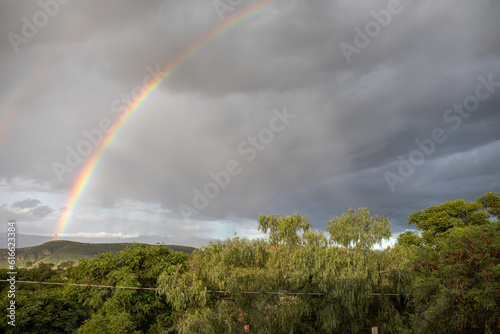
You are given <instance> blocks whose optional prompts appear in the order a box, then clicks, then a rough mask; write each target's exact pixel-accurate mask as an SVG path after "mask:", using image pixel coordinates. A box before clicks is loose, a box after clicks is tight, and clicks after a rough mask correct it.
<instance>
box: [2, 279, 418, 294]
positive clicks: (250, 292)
mask: <svg viewBox="0 0 500 334" xmlns="http://www.w3.org/2000/svg"><path fill="white" fill-rule="evenodd" d="M0 281H2V282H10V281H9V280H6V279H2V280H0ZM15 282H16V283H27V284H48V285H68V286H81V287H90V288H107V289H132V290H159V289H158V288H144V287H137V286H116V285H115V286H113V285H97V284H76V283H57V282H39V281H15ZM205 292H209V293H232V294H236V293H238V294H261V295H309V296H324V295H327V293H324V292H281V291H225V290H205ZM370 295H371V296H410V294H402V293H370Z"/></svg>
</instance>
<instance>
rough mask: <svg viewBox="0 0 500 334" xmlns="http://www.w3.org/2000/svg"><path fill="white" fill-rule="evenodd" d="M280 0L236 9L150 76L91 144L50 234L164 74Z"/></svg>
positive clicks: (63, 223) (64, 223)
mask: <svg viewBox="0 0 500 334" xmlns="http://www.w3.org/2000/svg"><path fill="white" fill-rule="evenodd" d="M278 1H281V0H262V1H258V2H256V3H255V4H252V5H250V6H248V7H246V8H244V9H243V10H242V11H241V12H237V13H235V14H233V15H232V16H230V17H229V18H228V19H226V20H225V21H224V22H222V24H220V25H219V26H217V27H215V28H214V29H213V30H211V31H210V32H209V33H208V34H206V35H205V36H203V37H202V38H200V39H199V40H197V41H196V42H195V43H193V44H192V45H191V46H189V47H188V48H187V49H186V50H184V51H183V52H182V53H180V54H179V55H178V56H177V57H176V58H175V59H174V60H173V61H172V62H170V63H169V64H168V65H167V66H166V68H165V70H164V71H163V72H162V75H161V76H160V77H158V78H154V80H152V81H151V82H150V83H149V85H148V86H147V87H144V89H143V90H142V92H141V93H140V96H139V97H138V98H136V99H135V100H134V101H133V103H132V104H131V105H129V106H128V107H127V109H126V110H124V111H123V112H122V113H121V114H120V117H119V118H118V119H117V120H116V121H115V123H114V124H113V126H112V128H111V129H110V130H109V132H108V133H107V134H106V135H105V137H104V139H103V141H102V143H101V144H100V145H99V146H98V147H96V148H95V150H94V152H93V153H92V155H91V156H90V157H89V158H88V160H87V161H86V162H85V165H84V167H83V169H82V170H81V172H80V174H79V175H78V177H77V178H76V181H75V183H74V184H73V186H72V188H71V191H70V194H69V197H68V200H67V202H66V205H65V209H64V211H63V212H62V213H61V215H60V218H59V220H58V222H57V226H56V229H55V231H54V234H55V235H56V237H55V238H56V239H58V238H61V237H63V235H64V233H65V231H66V229H67V227H68V225H69V221H70V219H71V217H72V215H73V213H74V211H75V208H76V206H77V205H78V202H79V201H80V199H81V197H82V195H83V194H84V192H85V190H86V188H87V186H88V185H89V183H90V180H91V179H92V176H93V174H94V172H95V171H96V169H97V167H98V166H99V162H100V161H101V159H102V157H103V155H104V153H105V152H106V150H107V149H108V148H109V146H110V145H111V144H112V143H113V141H114V140H115V139H116V138H117V136H118V135H119V134H120V132H121V130H123V128H124V127H125V126H126V125H127V124H128V123H129V122H130V120H131V119H132V118H133V116H134V115H135V114H137V112H138V111H139V110H140V109H141V106H142V105H143V104H144V103H145V102H146V101H147V99H148V98H149V97H150V96H152V95H153V93H154V92H155V91H156V90H157V89H158V87H159V86H160V85H161V84H162V83H163V81H165V80H166V79H167V78H168V77H170V76H171V75H172V74H173V73H174V72H175V71H176V70H177V69H178V68H179V67H180V66H181V65H183V64H184V63H185V62H187V61H188V60H190V59H191V58H192V57H194V56H195V55H196V54H197V53H198V52H199V51H201V50H202V49H203V48H204V47H205V46H207V45H208V44H209V43H210V42H212V41H213V40H215V39H217V38H218V37H220V36H222V35H223V34H224V33H226V32H228V31H229V30H231V29H233V28H235V27H237V26H239V25H241V24H242V23H244V22H246V21H248V20H250V19H251V18H253V17H254V16H257V15H258V14H259V13H261V12H263V11H264V10H265V9H266V8H268V7H270V6H271V5H273V4H274V3H276V2H278Z"/></svg>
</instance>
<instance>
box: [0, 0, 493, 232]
mask: <svg viewBox="0 0 500 334" xmlns="http://www.w3.org/2000/svg"><path fill="white" fill-rule="evenodd" d="M252 3H254V1H246V2H245V4H244V5H242V6H243V7H241V8H236V9H235V12H237V11H238V10H242V9H243V8H244V6H246V5H251V4H252ZM390 3H394V1H382V0H377V1H371V2H362V3H360V2H354V1H341V0H338V1H320V0H318V1H299V0H289V1H287V0H282V1H279V2H277V3H276V4H275V5H274V6H272V7H270V8H269V9H267V10H264V11H263V12H262V13H261V14H259V15H256V16H255V17H253V18H252V19H250V20H248V21H246V22H245V23H243V24H240V25H238V26H236V27H234V28H233V29H230V30H229V31H227V32H226V33H224V34H222V35H221V36H219V37H218V38H216V39H214V40H213V41H212V42H210V43H209V44H208V45H206V46H205V47H204V48H202V49H201V50H200V51H199V52H197V53H195V54H193V56H192V57H191V58H189V59H188V60H187V61H185V62H184V63H183V65H182V66H180V67H179V68H178V69H177V70H176V71H175V72H174V73H173V74H172V75H171V76H169V77H168V79H167V80H166V81H165V82H164V83H163V84H162V85H161V87H160V88H159V89H158V90H157V91H156V93H155V94H154V95H152V96H151V97H150V98H149V99H148V101H147V102H146V103H144V105H143V106H142V109H141V110H140V112H138V113H137V115H136V116H135V117H134V118H133V121H131V122H130V123H129V124H128V125H127V126H126V127H125V128H124V129H123V131H122V132H121V133H120V135H119V137H118V138H117V139H116V140H115V141H114V142H113V144H112V145H111V147H110V148H109V150H107V152H106V154H105V155H104V157H103V159H102V160H101V162H100V164H99V168H98V169H97V171H96V173H95V174H94V175H93V178H92V180H91V182H90V183H89V187H88V190H87V195H88V196H89V197H91V198H92V199H94V200H95V201H97V202H98V203H99V204H98V205H101V207H102V208H103V209H107V208H119V207H120V199H121V198H128V199H134V200H137V201H143V202H149V203H160V204H161V205H162V207H163V209H165V211H162V212H161V215H162V216H165V219H173V218H179V217H180V213H179V210H178V206H179V204H181V203H184V204H188V205H191V206H192V205H193V203H192V200H193V196H194V192H193V189H195V188H196V189H198V190H201V191H203V187H204V186H205V185H206V184H207V183H208V182H211V181H213V180H212V178H211V177H210V175H209V173H210V172H214V173H217V172H220V171H221V170H224V169H225V168H226V165H227V163H228V162H229V161H231V160H235V161H237V162H238V163H239V165H240V167H241V169H242V171H241V173H239V174H238V175H236V176H234V177H232V178H231V180H230V182H229V184H228V185H227V187H225V188H224V189H221V190H220V192H219V194H218V196H216V197H215V198H213V199H210V201H209V202H210V203H209V205H207V206H206V207H205V208H203V209H202V210H199V211H200V213H199V214H198V215H197V216H195V217H194V218H193V219H195V220H196V219H199V220H207V221H213V220H236V221H237V220H238V219H256V218H257V216H258V214H259V213H260V212H264V213H268V212H277V213H279V214H292V213H294V212H298V213H300V214H303V215H309V217H310V218H311V220H312V221H313V222H314V224H315V226H317V227H324V226H325V225H326V223H327V221H328V220H329V219H331V218H332V217H334V216H335V215H338V214H341V213H342V212H345V211H346V210H347V209H348V208H349V207H358V206H367V207H368V208H369V209H370V211H371V212H373V213H375V214H379V215H385V216H388V217H389V218H391V220H392V222H393V224H394V231H396V232H400V231H403V230H404V229H405V228H407V227H406V225H405V223H406V219H407V216H408V213H410V212H411V211H414V210H418V209H421V208H424V207H426V206H428V205H432V204H437V203H440V202H442V201H446V200H451V199H456V198H465V199H467V200H474V199H475V198H477V197H478V196H480V195H481V194H482V193H485V192H487V191H500V181H499V180H500V178H498V172H496V171H497V170H499V169H498V167H499V164H500V158H499V157H498V153H496V152H498V143H499V140H500V132H499V131H498V126H499V125H500V116H499V113H498V111H499V108H500V87H498V86H495V85H496V84H493V86H492V87H490V88H492V89H493V90H492V91H489V93H490V95H489V96H488V98H486V99H484V100H482V101H480V104H479V106H478V107H477V108H476V109H475V110H474V111H473V112H471V113H470V114H471V115H470V116H468V117H466V118H465V117H462V116H460V117H462V118H461V120H460V125H459V126H458V127H456V128H454V125H456V124H457V123H455V122H456V121H453V122H451V121H450V120H449V117H448V121H447V118H446V116H445V115H448V116H450V115H451V114H446V113H447V110H449V109H450V108H453V105H454V104H463V103H464V101H465V99H466V98H467V97H468V96H472V95H474V94H475V91H476V88H477V86H478V85H479V84H480V83H481V81H480V80H479V77H482V78H486V79H488V76H490V75H491V78H492V81H493V82H495V83H496V82H500V38H499V37H498V31H500V21H499V20H498V16H499V14H500V3H499V2H498V1H495V0H479V1H474V2H470V1H465V0H461V1H458V2H457V1H451V0H445V1H440V2H437V3H436V2H433V1H418V2H417V1H401V2H400V6H399V7H398V8H400V11H398V13H397V14H394V15H392V17H391V21H390V23H389V24H387V26H386V27H381V28H380V33H378V34H376V36H373V37H372V38H370V42H369V44H368V45H366V46H365V47H363V48H359V49H358V51H359V52H357V53H353V54H351V55H350V57H349V58H350V59H349V60H350V61H349V60H348V59H346V57H345V54H344V52H343V51H342V48H341V46H340V45H341V43H347V44H349V45H351V46H355V39H356V34H357V32H356V31H357V30H356V29H357V28H359V29H361V30H362V31H364V30H365V25H366V24H367V23H368V22H375V21H374V20H375V19H374V16H373V14H372V13H371V12H370V11H375V12H376V13H380V11H383V10H387V9H388V6H389V4H390ZM0 6H1V8H0V29H1V31H2V34H3V36H2V38H1V39H0V57H1V58H0V59H1V61H0V70H1V71H2V77H1V78H0V88H1V89H0V97H1V98H2V101H6V102H4V104H3V105H2V112H5V111H6V110H9V112H11V113H12V114H13V115H15V117H14V118H13V119H14V120H13V121H12V125H11V126H10V127H9V128H8V130H7V131H8V132H7V133H6V134H5V136H4V137H3V139H2V142H1V146H0V152H1V154H2V156H5V157H8V160H6V161H5V163H4V161H3V160H2V164H1V165H0V177H2V178H9V177H14V176H16V177H21V178H27V179H31V180H36V182H46V183H48V184H50V188H51V189H52V190H53V191H54V192H56V191H57V192H62V191H68V189H69V188H70V187H71V185H72V184H73V182H74V180H75V179H76V177H77V175H78V173H79V172H80V171H81V168H82V164H83V162H82V163H80V164H77V166H76V167H72V168H71V171H70V172H67V173H65V174H64V175H63V177H62V181H60V180H59V179H58V178H57V177H56V175H55V173H54V170H53V167H52V166H53V163H54V162H60V163H63V164H65V163H66V162H65V161H66V159H67V156H68V147H69V149H70V150H71V149H73V150H75V149H76V147H77V146H78V145H79V143H81V142H82V141H85V140H87V138H86V137H85V135H84V131H90V130H92V129H96V128H98V124H99V122H100V121H101V120H102V119H104V118H109V119H110V120H116V119H117V117H118V116H119V113H116V112H114V111H113V108H112V104H113V102H114V101H115V100H117V99H118V100H119V101H121V98H122V96H123V95H130V94H131V91H132V90H133V88H134V87H135V86H137V85H140V84H141V83H142V81H143V78H144V76H145V75H147V73H148V72H147V70H146V67H147V66H149V67H150V68H156V67H157V66H159V67H160V68H163V67H164V66H166V65H167V64H170V63H172V61H173V60H174V59H176V57H177V56H178V55H179V54H182V53H183V51H185V50H186V48H188V47H189V46H190V45H193V43H195V42H196V41H199V40H200V38H202V37H203V36H206V34H207V33H208V32H209V31H211V29H213V28H214V27H216V26H218V25H220V24H221V22H220V19H219V16H218V15H217V12H216V11H215V10H214V8H213V6H212V4H211V2H210V1H209V2H203V1H194V0H190V1H183V2H178V1H149V2H146V3H140V2H135V1H106V2H105V3H101V2H96V1H85V2H79V1H71V2H69V3H68V4H67V5H61V6H60V8H59V11H58V13H57V15H55V16H54V17H53V18H50V20H49V22H48V23H47V25H46V26H44V27H43V28H40V29H39V32H38V34H37V35H36V36H35V37H33V38H30V39H29V41H28V43H27V44H21V45H19V52H18V53H15V52H14V50H13V48H12V45H11V43H10V41H9V39H8V38H7V37H6V36H7V33H8V32H15V33H20V31H21V27H22V24H23V21H22V20H21V18H22V17H23V16H25V17H27V18H28V19H31V18H32V16H33V14H34V13H36V12H37V11H39V10H40V7H39V5H38V4H37V3H31V4H27V3H25V2H8V3H7V2H3V3H2V4H1V5H0ZM7 13H8V14H7ZM484 89H485V88H483V89H482V92H483V93H484V92H486V91H485V90H484ZM285 107H286V108H287V110H288V111H289V112H290V113H291V114H293V115H294V116H295V118H293V120H291V122H290V124H287V125H286V127H285V128H284V129H283V131H281V132H279V133H275V134H274V138H273V140H272V141H271V142H269V143H268V144H266V145H265V149H262V150H257V151H256V156H255V158H254V159H253V160H252V161H250V162H249V161H247V160H246V158H248V155H245V154H241V152H240V151H241V150H240V151H239V150H238V147H239V146H240V145H242V143H245V142H247V143H249V141H250V138H251V137H252V136H253V137H255V136H258V134H259V132H260V131H261V130H262V129H264V128H269V126H270V125H269V124H270V120H271V118H272V117H273V115H274V114H273V110H274V109H278V110H283V108H285ZM453 116H454V117H456V116H457V114H456V113H455V114H453ZM437 128H440V129H443V131H444V133H445V134H446V140H444V141H442V142H440V143H435V147H434V149H433V151H432V153H431V154H425V156H424V158H425V161H424V162H423V163H422V164H419V165H418V166H414V171H413V172H412V173H411V175H409V176H404V177H403V176H401V175H399V173H398V168H399V167H400V163H401V160H400V159H399V157H400V156H401V157H402V158H403V159H405V160H408V159H410V157H411V154H412V152H413V151H415V150H419V149H421V148H420V147H419V146H418V145H417V144H416V141H417V142H422V141H426V140H428V139H429V138H432V133H433V130H435V129H437ZM246 147H249V146H246ZM85 159H86V157H82V161H85ZM387 172H391V173H393V174H395V175H398V176H399V177H400V178H401V179H402V181H401V182H397V183H396V184H395V185H394V186H393V187H392V188H391V187H390V185H389V184H388V182H387V178H386V176H385V175H386V173H387ZM44 202H45V201H44ZM9 203H10V202H9ZM38 204H40V203H38ZM63 205H65V203H61V204H60V206H63ZM35 210H36V212H35ZM35 210H34V211H33V212H32V214H33V215H34V216H37V217H40V218H43V217H47V216H48V215H50V213H52V209H51V208H50V207H47V206H38V207H36V209H35ZM207 224H208V223H207ZM124 232H126V231H124Z"/></svg>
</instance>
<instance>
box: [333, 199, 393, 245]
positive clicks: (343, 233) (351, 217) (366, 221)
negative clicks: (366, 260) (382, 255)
mask: <svg viewBox="0 0 500 334" xmlns="http://www.w3.org/2000/svg"><path fill="white" fill-rule="evenodd" d="M326 230H327V231H328V232H329V233H330V240H331V241H332V242H333V243H334V244H336V245H340V246H343V247H345V248H347V249H352V248H354V249H357V250H366V249H370V248H372V247H373V246H374V245H377V244H380V243H381V242H382V241H383V240H389V238H390V237H391V235H392V233H391V224H390V223H389V219H387V218H384V217H379V216H371V215H370V211H368V209H367V208H359V209H356V210H354V209H352V208H349V210H348V212H347V214H345V213H343V214H342V215H341V216H340V217H335V218H333V219H332V220H330V221H329V222H328V226H327V228H326Z"/></svg>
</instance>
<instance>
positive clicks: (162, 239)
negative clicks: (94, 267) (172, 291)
mask: <svg viewBox="0 0 500 334" xmlns="http://www.w3.org/2000/svg"><path fill="white" fill-rule="evenodd" d="M62 239H63V240H69V241H77V242H82V243H92V244H94V243H99V244H104V243H134V242H138V243H140V244H150V245H156V244H157V243H165V244H167V245H185V246H191V247H195V248H198V247H201V246H206V245H208V243H209V242H210V241H212V240H213V239H203V238H197V237H190V238H188V239H185V240H183V239H176V238H172V237H168V236H164V235H140V236H136V237H133V238H113V237H99V238H91V237H75V236H73V237H64V238H62ZM52 240H54V237H51V236H44V235H30V234H22V233H16V247H17V248H23V247H32V246H38V245H41V244H44V243H46V242H48V241H52ZM0 248H7V233H0Z"/></svg>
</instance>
